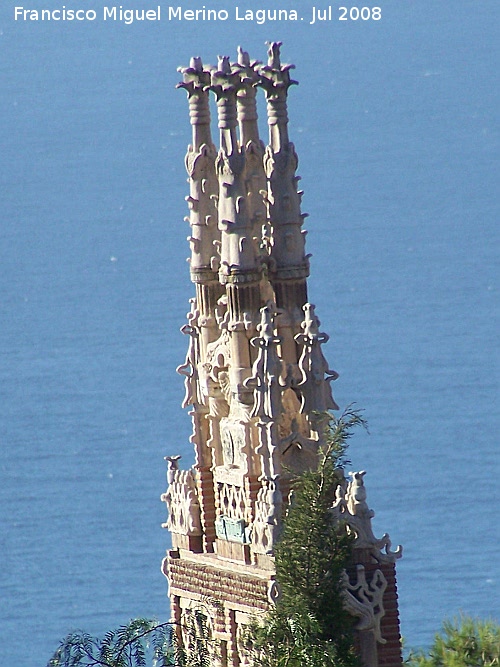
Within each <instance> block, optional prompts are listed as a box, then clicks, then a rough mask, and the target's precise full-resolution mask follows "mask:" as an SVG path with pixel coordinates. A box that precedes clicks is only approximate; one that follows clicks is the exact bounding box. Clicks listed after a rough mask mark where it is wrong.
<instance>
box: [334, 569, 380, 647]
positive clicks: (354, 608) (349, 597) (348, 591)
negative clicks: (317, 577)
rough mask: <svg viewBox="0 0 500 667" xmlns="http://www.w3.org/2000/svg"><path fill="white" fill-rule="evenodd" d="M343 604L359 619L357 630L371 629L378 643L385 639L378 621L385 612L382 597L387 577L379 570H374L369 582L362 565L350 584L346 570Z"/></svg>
mask: <svg viewBox="0 0 500 667" xmlns="http://www.w3.org/2000/svg"><path fill="white" fill-rule="evenodd" d="M343 584H344V591H343V597H344V606H345V608H346V609H347V611H349V612H350V613H351V614H352V615H353V616H356V617H357V618H359V619H360V620H359V621H358V624H357V629H358V630H371V631H372V632H373V633H374V635H375V639H376V640H377V641H378V642H379V643H380V644H385V643H386V640H385V639H384V638H383V637H382V635H381V632H380V621H381V620H382V617H383V616H384V614H385V610H384V606H383V598H384V593H385V589H386V588H387V579H386V578H385V577H384V574H383V572H382V571H381V570H375V572H374V573H373V576H372V579H371V581H370V583H368V582H367V580H366V571H365V568H364V567H363V565H358V566H357V568H356V581H355V582H354V583H353V584H351V582H350V580H349V576H348V575H347V572H344V575H343Z"/></svg>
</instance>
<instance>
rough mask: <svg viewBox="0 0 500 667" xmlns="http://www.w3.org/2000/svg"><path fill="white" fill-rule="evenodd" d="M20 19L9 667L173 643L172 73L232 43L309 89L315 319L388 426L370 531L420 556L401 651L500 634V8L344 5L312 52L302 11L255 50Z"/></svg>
mask: <svg viewBox="0 0 500 667" xmlns="http://www.w3.org/2000/svg"><path fill="white" fill-rule="evenodd" d="M16 2H17V0H3V2H2V7H1V8H0V54H1V56H0V76H1V86H0V147H1V149H0V150H1V155H0V188H1V198H0V205H1V208H0V211H1V217H2V221H1V226H0V309H1V317H0V646H1V647H2V648H1V658H0V663H1V664H2V665H6V666H7V665H9V666H10V665H16V666H18V667H41V666H43V665H45V664H46V663H47V661H48V660H49V658H50V657H51V655H52V653H53V651H54V650H55V649H56V648H57V646H58V643H59V641H60V639H61V638H62V637H63V636H64V635H65V634H66V633H67V632H69V631H70V630H73V629H76V628H79V629H83V630H87V631H89V632H91V633H93V634H96V635H102V634H104V632H106V631H107V630H108V629H111V628H114V627H116V626H119V625H120V624H123V623H126V622H127V621H128V620H129V619H130V618H132V617H136V616H148V617H151V616H154V617H157V618H159V619H164V620H165V619H167V618H168V616H169V608H168V600H167V583H166V580H165V579H164V577H163V575H162V574H161V573H160V563H161V560H162V557H163V555H164V553H165V550H166V549H167V548H168V534H167V532H166V531H165V530H162V529H161V523H162V522H164V521H165V520H166V509H165V506H164V505H163V504H162V503H161V502H160V494H161V493H162V492H163V491H164V490H165V488H166V479H165V463H164V461H163V457H164V456H165V455H166V454H176V453H179V454H182V456H183V461H182V463H183V464H184V465H185V466H189V465H191V463H192V462H193V455H192V451H191V445H190V443H189V435H190V419H189V417H188V415H187V414H186V412H185V411H183V410H182V409H181V407H180V403H181V400H182V397H183V386H182V378H181V377H180V376H178V375H176V373H175V367H176V366H177V365H178V364H179V363H182V362H183V360H184V355H185V350H186V340H185V336H183V335H182V334H181V333H180V332H179V328H180V327H181V326H182V325H183V324H184V322H185V314H186V312H187V310H188V299H189V297H190V296H192V295H193V293H194V290H193V287H192V285H191V284H190V281H189V274H188V266H187V264H186V262H185V258H186V257H187V255H188V247H187V242H186V236H187V235H188V232H189V227H188V225H187V224H186V223H185V222H184V221H183V218H184V216H185V215H186V213H187V208H186V204H185V201H184V197H185V196H186V195H187V193H188V186H187V183H186V173H185V171H184V164H183V159H184V154H185V150H186V146H187V144H188V143H189V141H190V126H189V121H188V110H187V102H186V96H185V93H184V92H183V91H176V90H175V84H176V83H177V81H178V80H179V74H178V73H177V72H176V68H177V67H178V66H180V65H187V64H188V63H189V59H190V57H191V56H193V55H201V56H202V58H203V60H204V61H205V62H207V63H212V64H215V63H216V59H217V56H218V55H219V54H221V55H226V54H227V55H230V56H231V57H232V58H235V57H236V47H237V46H238V45H239V44H241V45H242V46H243V47H244V48H245V49H246V50H248V51H249V52H250V55H251V57H252V58H255V59H259V60H264V59H265V58H266V46H265V42H266V40H282V41H283V47H282V56H283V60H284V61H285V62H293V63H295V64H296V70H295V71H294V75H293V76H294V78H296V79H297V80H298V81H299V82H300V84H299V86H297V87H294V88H292V89H291V90H290V97H289V115H290V135H291V138H292V140H293V141H294V142H295V145H296V149H297V152H298V155H299V160H300V164H299V169H298V173H299V174H300V175H301V176H302V179H303V180H302V181H301V186H302V187H303V189H304V191H305V195H304V200H303V210H304V211H305V212H307V213H309V214H310V216H309V217H308V218H307V220H306V224H305V227H306V228H307V230H308V232H309V234H308V237H307V244H308V252H311V253H312V255H313V257H312V260H311V267H312V275H311V278H310V281H309V296H310V300H311V301H312V302H313V303H315V304H316V307H317V313H318V315H319V317H320V319H321V322H322V327H321V328H322V330H323V331H325V332H328V333H329V334H330V336H331V339H330V341H329V343H328V344H327V345H326V349H325V353H326V356H327V358H328V360H329V362H330V366H331V367H332V368H334V369H335V370H337V371H338V372H339V373H340V378H339V379H338V380H337V381H336V382H335V383H334V394H335V397H336V400H337V402H338V403H339V404H340V405H341V406H346V405H348V404H350V403H353V402H355V403H356V405H357V406H358V407H360V408H363V409H364V410H365V413H364V414H365V417H366V419H367V420H368V422H369V430H370V433H369V434H366V433H363V432H360V433H359V434H358V435H357V436H356V437H354V438H353V440H352V441H351V446H350V451H349V453H350V458H351V460H352V468H353V469H357V470H360V469H364V470H367V475H366V478H365V480H366V485H367V489H368V502H369V504H370V506H371V507H373V509H374V510H375V512H376V517H375V519H374V522H373V523H374V531H375V533H376V534H377V535H382V533H384V532H388V533H389V534H390V536H391V538H392V541H393V544H394V545H397V544H399V543H401V544H403V546H404V557H403V558H402V560H400V561H398V567H397V573H398V586H399V601H400V614H401V627H402V634H403V635H404V637H405V642H406V645H407V646H408V647H418V646H428V645H429V644H430V643H431V641H432V637H433V635H434V633H435V632H436V631H437V630H439V627H440V625H441V622H442V620H443V619H444V618H446V617H453V616H456V615H457V614H459V613H460V612H464V613H468V614H471V615H473V616H479V617H483V618H484V617H494V618H496V619H497V620H500V558H499V546H500V544H499V527H500V521H499V511H500V501H499V483H498V480H499V476H500V469H499V457H498V434H499V433H500V425H499V410H498V374H499V368H498V338H497V334H498V329H499V299H498V273H499V270H498V250H499V220H498V218H499V216H498V208H499V207H498V180H497V179H498V81H497V80H496V77H497V70H498V55H499V54H498V39H497V34H496V33H497V25H498V18H499V16H498V3H497V2H494V1H493V0H481V1H478V0H456V1H454V2H453V3H445V2H435V1H434V0H380V2H379V5H378V6H380V7H381V10H382V18H381V20H379V21H374V20H371V19H370V20H366V21H363V20H361V19H359V20H357V21H356V20H354V21H353V20H348V21H338V20H337V17H338V9H337V6H332V12H333V17H334V18H333V19H332V21H329V22H322V23H319V22H316V23H315V24H313V25H311V24H310V23H309V20H308V17H309V14H310V12H311V7H312V5H310V4H309V3H305V2H303V1H301V0H298V1H297V2H296V3H295V4H290V2H291V0H287V1H286V2H284V3H282V6H285V7H287V8H289V9H290V8H293V7H295V8H296V9H297V11H298V13H299V14H303V15H304V16H305V17H307V18H306V19H305V20H304V21H302V22H301V21H300V20H299V21H295V22H294V21H286V22H285V21H281V22H277V21H275V22H271V21H266V22H265V23H261V24H258V23H256V22H255V21H243V22H242V21H236V20H234V19H233V18H231V17H233V14H234V7H235V3H232V2H229V1H226V0H220V2H219V1H218V0H213V2H208V0H207V2H206V3H205V4H206V7H207V8H209V7H215V8H217V9H220V8H223V9H224V8H225V9H226V10H227V11H228V13H229V15H230V18H229V19H228V20H227V21H218V22H211V23H208V22H202V21H198V22H196V21H187V20H184V19H183V20H181V21H179V20H172V21H169V20H168V16H167V13H166V9H167V6H166V5H165V6H162V20H161V21H150V22H147V23H146V22H134V23H133V24H130V25H127V24H125V23H124V22H123V21H119V20H117V21H110V20H107V21H106V22H104V21H103V20H102V17H101V15H102V8H103V4H105V2H104V0H81V1H80V2H78V0H66V7H67V8H74V9H77V8H82V7H83V8H84V9H86V10H87V9H89V8H90V9H94V10H95V11H96V15H97V16H98V19H96V20H95V21H83V22H82V21H73V22H68V21H66V22H64V21H59V22H57V21H44V22H42V21H38V22H36V21H30V20H26V21H24V20H18V21H15V20H14V6H15V4H16ZM24 6H26V5H24ZM28 6H29V7H36V8H37V9H42V8H50V9H57V8H61V7H62V3H58V2H56V1H55V0H45V2H42V0H32V2H31V4H29V5H28ZM151 6H152V7H153V8H154V7H156V6H157V4H154V5H151ZM202 6H203V4H202V3H201V2H198V0H194V2H193V3H191V4H190V5H189V6H188V5H185V6H184V5H183V7H184V8H185V9H189V8H201V7H202ZM262 6H264V7H269V3H261V4H259V3H258V2H257V0H249V1H248V3H247V4H245V8H251V9H252V8H253V9H257V8H259V7H262ZM273 6H275V5H273ZM276 6H277V5H276ZM351 6H353V5H348V8H350V7H351ZM123 7H124V8H126V7H127V8H128V7H131V8H137V7H139V8H148V7H149V5H148V4H147V3H146V2H145V0H136V3H135V4H134V3H132V4H125V3H124V4H123ZM359 7H361V5H359ZM242 9H243V5H240V11H242ZM260 113H261V117H262V120H263V123H262V125H263V133H264V132H265V129H264V128H265V109H264V106H263V105H262V100H261V106H260ZM214 132H216V129H215V128H214ZM264 138H266V137H265V136H264Z"/></svg>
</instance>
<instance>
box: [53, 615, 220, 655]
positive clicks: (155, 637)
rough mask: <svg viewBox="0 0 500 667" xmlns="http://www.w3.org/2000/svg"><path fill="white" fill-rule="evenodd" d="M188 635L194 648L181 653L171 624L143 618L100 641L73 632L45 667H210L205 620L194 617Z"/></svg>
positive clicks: (107, 634) (108, 633) (198, 616)
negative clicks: (148, 666)
mask: <svg viewBox="0 0 500 667" xmlns="http://www.w3.org/2000/svg"><path fill="white" fill-rule="evenodd" d="M203 618H205V617H203ZM187 634H188V636H189V637H191V636H192V637H193V646H191V647H187V649H188V650H184V648H183V647H181V646H180V645H179V643H178V642H177V640H176V634H175V631H174V628H173V625H172V623H158V622H156V621H154V620H149V619H144V618H137V619H134V620H132V621H130V623H128V624H127V625H124V626H122V627H120V628H118V629H117V630H111V631H109V632H107V633H106V634H105V635H104V638H103V639H96V638H95V637H92V636H91V635H89V634H87V633H84V632H73V633H71V634H69V635H68V636H67V637H66V638H65V639H63V641H62V642H61V645H60V646H59V648H58V649H57V651H56V652H55V653H54V655H53V657H52V658H51V660H50V661H49V663H48V664H47V667H98V666H100V667H147V665H148V664H151V665H153V666H154V667H210V662H209V659H208V657H207V656H208V648H207V644H208V632H207V628H206V619H205V620H203V619H202V618H201V617H200V615H196V614H195V615H194V616H193V626H192V627H189V628H187ZM202 644H204V647H202ZM191 649H193V650H191Z"/></svg>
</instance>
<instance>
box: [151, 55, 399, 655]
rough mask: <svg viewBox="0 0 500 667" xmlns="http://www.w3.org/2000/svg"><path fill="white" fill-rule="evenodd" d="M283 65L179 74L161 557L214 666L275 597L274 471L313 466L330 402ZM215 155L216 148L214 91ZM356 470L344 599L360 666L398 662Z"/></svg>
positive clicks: (379, 553)
mask: <svg viewBox="0 0 500 667" xmlns="http://www.w3.org/2000/svg"><path fill="white" fill-rule="evenodd" d="M292 67H293V66H292V65H283V64H282V63H281V61H280V43H272V44H270V45H269V50H268V62H267V64H266V65H262V64H261V63H259V62H257V61H251V60H250V58H249V56H248V54H247V53H245V52H244V51H242V50H241V49H240V50H239V53H238V60H237V62H236V63H231V62H230V61H229V58H227V57H220V58H219V60H218V64H217V67H205V66H204V65H203V64H202V62H201V60H200V59H199V58H193V59H192V60H191V63H190V66H189V67H186V68H182V69H180V72H181V73H182V76H183V81H182V82H181V83H180V84H179V87H181V88H184V89H185V91H186V92H187V96H188V101H189V116H190V121H191V126H192V144H191V145H190V146H189V148H188V152H187V155H186V168H187V172H188V175H189V178H188V182H189V195H188V196H187V197H186V200H187V203H188V207H189V217H188V218H186V220H187V221H188V222H189V224H190V229H191V233H190V236H189V237H188V240H189V244H190V249H191V257H190V260H189V261H190V273H191V280H192V282H193V283H194V284H195V289H196V296H195V297H194V298H193V299H191V309H190V312H189V313H188V316H187V319H188V322H187V324H185V325H184V326H183V327H182V329H181V331H182V332H183V333H185V334H186V335H187V336H188V352H187V355H186V360H185V363H184V364H182V365H181V366H179V368H178V372H179V373H181V374H182V375H184V376H185V388H186V394H185V398H184V402H183V407H189V408H190V413H189V414H190V415H191V418H192V424H193V433H192V436H191V442H192V443H193V445H194V450H195V464H194V466H193V467H192V468H191V469H190V470H181V469H179V466H178V459H179V457H178V456H168V457H166V459H167V460H168V471H167V479H168V489H167V492H166V493H165V494H164V495H163V496H162V499H163V500H164V501H165V502H166V504H167V507H168V512H169V518H168V522H167V523H166V524H165V527H166V528H167V529H168V530H169V531H170V533H171V535H172V549H171V550H170V551H169V552H168V553H167V556H166V558H165V560H164V561H163V572H164V573H165V575H166V576H167V577H168V580H169V585H170V591H169V595H170V600H171V609H172V617H173V620H175V621H178V622H179V623H180V627H182V626H183V623H182V622H181V621H182V620H183V619H184V620H185V619H189V617H190V615H193V613H194V612H195V611H196V610H197V609H200V608H202V609H204V610H206V616H207V618H208V622H209V625H210V632H211V635H212V638H213V642H212V644H213V645H214V646H215V647H216V648H215V650H214V657H213V664H214V667H226V666H227V667H237V666H240V665H241V666H244V665H246V664H248V661H247V657H246V656H245V652H244V650H243V647H242V644H241V641H240V639H241V630H242V628H243V627H244V626H245V624H247V623H248V621H249V618H250V617H252V616H255V615H258V614H260V613H261V612H263V611H265V610H266V609H267V608H268V607H269V605H270V604H273V602H274V601H275V600H276V597H277V596H278V595H279V591H278V587H277V585H276V582H275V570H274V559H273V547H274V545H275V542H276V540H277V537H278V530H279V525H280V518H281V512H282V506H283V504H284V503H286V502H287V498H288V492H289V482H288V477H287V475H288V474H289V473H286V472H285V471H294V472H300V471H303V470H305V469H308V468H311V467H315V466H316V462H317V457H318V450H319V448H320V447H321V444H322V433H323V428H324V420H325V416H324V413H326V412H327V411H329V410H335V409H337V405H336V404H335V401H334V400H333V397H332V392H331V386H330V383H331V381H332V380H335V379H336V378H337V373H336V372H335V371H333V370H330V368H329V366H328V363H327V361H326V359H325V357H324V355H323V351H322V346H323V344H324V343H326V342H327V340H328V336H327V334H325V333H322V332H321V331H320V322H319V320H318V317H317V315H316V313H315V307H314V306H313V305H312V304H311V303H309V301H308V295H307V277H308V275H309V256H308V255H306V253H305V234H306V232H305V231H304V230H303V229H302V225H303V222H304V218H305V217H306V214H304V213H302V212H301V196H302V193H301V192H300V191H299V190H298V189H297V184H298V181H299V177H298V176H297V175H296V169H297V155H296V153H295V149H294V146H293V144H292V143H291V142H290V140H289V136H288V114H287V95H288V90H289V88H290V86H291V85H292V84H294V83H296V82H295V81H293V80H292V79H291V77H290V70H291V69H292ZM259 88H262V89H263V91H264V95H265V99H266V103H267V121H268V127H269V142H268V144H267V146H265V145H264V143H263V142H262V140H261V139H260V138H259V131H258V125H257V91H258V89H259ZM211 93H212V94H213V95H214V97H215V101H216V108H217V118H218V128H219V134H220V136H219V148H218V149H217V148H216V147H215V145H214V143H213V140H212V136H211V123H210V94H211ZM363 476H364V472H359V473H354V474H353V475H352V480H351V482H350V483H347V481H346V483H345V485H344V486H343V487H342V488H340V489H339V492H338V494H337V499H336V502H335V505H334V508H333V510H332V512H334V513H336V514H337V515H338V517H339V518H342V520H345V521H347V523H348V525H349V526H350V527H351V529H352V531H353V532H354V534H355V535H356V541H355V544H354V552H355V566H354V568H353V570H352V571H351V572H349V573H346V576H345V604H346V606H347V608H348V609H349V610H350V611H351V613H352V614H353V615H355V616H356V617H358V618H359V622H358V624H357V641H358V645H359V650H360V653H361V655H362V658H363V661H364V663H365V665H367V666H368V667H377V666H379V667H384V666H385V667H396V665H401V664H402V660H401V650H400V636H399V616H398V606H397V593H396V583H395V565H394V564H395V560H396V559H397V558H398V557H399V556H400V552H401V549H400V548H398V549H397V550H396V551H395V552H393V551H391V549H390V541H389V538H388V536H387V535H384V537H383V538H382V539H376V538H375V537H374V535H373V533H372V530H371V517H372V516H373V512H372V511H371V510H369V508H368V506H367V504H366V492H365V488H364V484H363Z"/></svg>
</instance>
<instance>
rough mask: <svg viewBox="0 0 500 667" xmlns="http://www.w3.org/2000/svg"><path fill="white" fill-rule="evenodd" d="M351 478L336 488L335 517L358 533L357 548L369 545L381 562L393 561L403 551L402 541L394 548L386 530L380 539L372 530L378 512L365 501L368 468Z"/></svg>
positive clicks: (333, 509)
mask: <svg viewBox="0 0 500 667" xmlns="http://www.w3.org/2000/svg"><path fill="white" fill-rule="evenodd" d="M349 474H350V476H351V478H352V479H351V482H349V483H348V484H347V481H345V482H344V483H343V484H341V485H339V486H338V488H337V495H336V499H335V502H334V504H333V506H332V508H331V514H332V518H333V519H334V521H340V522H345V523H346V524H347V526H348V528H349V530H351V531H352V532H353V533H354V534H355V536H356V540H355V542H354V548H356V549H368V550H369V551H370V552H371V554H372V555H373V556H374V558H375V559H376V560H377V561H378V562H379V563H394V562H395V561H396V560H397V559H398V558H401V556H402V555H403V547H402V546H401V545H400V546H398V547H397V549H396V550H395V551H391V546H392V543H391V540H390V539H389V535H388V534H387V533H385V534H384V535H382V537H381V538H380V539H377V538H376V537H375V535H374V534H373V530H372V518H373V517H374V516H375V512H374V511H373V510H371V509H370V508H369V507H368V504H367V503H366V488H365V485H364V480H363V478H364V476H365V474H366V471H364V470H361V471H359V472H352V473H349Z"/></svg>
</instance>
